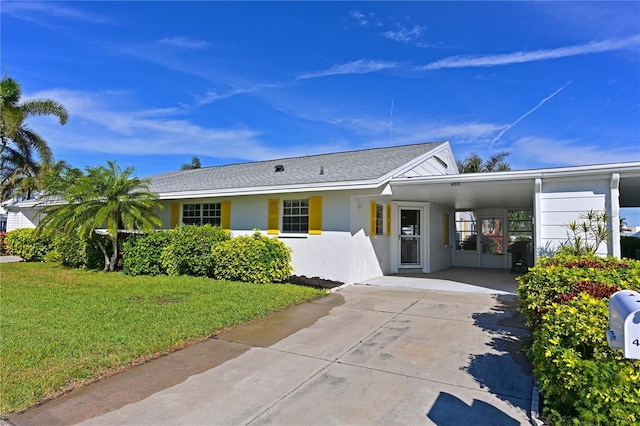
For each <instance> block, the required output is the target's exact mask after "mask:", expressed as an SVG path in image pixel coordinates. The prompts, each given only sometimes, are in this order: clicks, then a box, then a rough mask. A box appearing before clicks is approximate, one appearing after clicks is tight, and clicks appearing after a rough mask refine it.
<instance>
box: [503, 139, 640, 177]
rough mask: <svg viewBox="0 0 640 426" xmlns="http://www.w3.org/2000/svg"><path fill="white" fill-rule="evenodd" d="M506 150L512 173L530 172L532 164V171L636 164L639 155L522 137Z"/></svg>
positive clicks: (617, 148)
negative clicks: (536, 169) (539, 168)
mask: <svg viewBox="0 0 640 426" xmlns="http://www.w3.org/2000/svg"><path fill="white" fill-rule="evenodd" d="M507 150H508V151H510V152H511V153H512V154H511V157H510V160H511V161H510V162H511V165H512V168H514V169H516V168H517V169H531V168H533V167H531V165H530V164H531V163H532V162H533V163H535V164H536V167H555V166H578V165H585V164H605V163H617V162H625V161H640V152H638V149H637V148H634V147H631V146H616V145H615V144H605V145H604V146H601V145H596V144H593V143H592V144H588V143H585V142H584V141H581V140H571V139H550V138H540V137H525V138H520V139H518V140H517V141H516V142H514V143H513V144H512V145H511V146H510V147H509V148H508V149H507Z"/></svg>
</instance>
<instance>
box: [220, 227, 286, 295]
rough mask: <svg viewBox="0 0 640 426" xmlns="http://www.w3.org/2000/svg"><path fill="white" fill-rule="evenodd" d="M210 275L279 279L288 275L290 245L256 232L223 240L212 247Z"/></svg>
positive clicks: (232, 278) (261, 280) (255, 280)
mask: <svg viewBox="0 0 640 426" xmlns="http://www.w3.org/2000/svg"><path fill="white" fill-rule="evenodd" d="M213 254H214V257H215V266H214V276H215V277H216V278H217V279H221V280H230V281H244V282H253V283H270V282H274V283H277V282H283V281H285V280H287V279H288V278H289V276H291V272H292V271H293V269H292V267H291V249H290V248H289V247H288V246H286V245H285V244H284V243H283V242H282V241H280V240H278V239H277V238H269V237H265V236H263V235H261V234H260V232H259V231H257V232H255V233H254V234H253V235H246V236H241V237H236V238H232V239H231V240H228V241H224V242H222V243H220V244H219V245H217V246H216V247H214V249H213Z"/></svg>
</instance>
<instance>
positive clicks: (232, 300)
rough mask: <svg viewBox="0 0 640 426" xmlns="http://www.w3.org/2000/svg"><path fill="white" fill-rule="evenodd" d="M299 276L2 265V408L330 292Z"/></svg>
mask: <svg viewBox="0 0 640 426" xmlns="http://www.w3.org/2000/svg"><path fill="white" fill-rule="evenodd" d="M323 294H325V292H324V291H321V290H315V289H312V288H308V287H301V286H295V285H291V284H247V283H237V282H227V281H214V280H211V279H206V278H194V277H186V276H185V277H167V276H158V277H149V276H139V277H132V276H127V275H123V274H121V273H110V274H105V273H101V272H90V271H82V270H77V269H66V268H63V267H60V266H58V265H55V264H50V263H10V264H2V265H1V266H0V306H1V314H0V357H1V359H0V413H2V414H4V415H7V414H9V413H12V412H15V411H20V410H23V409H26V408H28V407H30V406H32V405H34V404H36V403H38V402H40V401H42V400H45V399H47V398H49V397H51V396H54V395H56V394H59V393H61V392H65V391H68V390H70V389H72V388H74V387H77V386H79V385H81V384H83V383H86V382H90V381H92V380H95V379H96V378H98V377H102V376H104V375H108V374H110V373H113V372H115V371H118V370H119V369H121V368H122V367H123V366H127V365H131V364H136V363H140V362H143V361H145V360H148V359H151V358H154V357H157V356H159V355H161V354H163V353H167V352H169V351H171V350H173V349H176V348H180V347H183V346H185V345H187V344H189V343H192V342H197V341H200V340H203V339H205V338H207V337H208V336H211V335H213V334H216V333H218V332H220V331H222V330H224V329H226V328H229V327H233V326H236V325H238V324H242V323H245V322H248V321H251V320H252V319H254V318H258V317H262V316H266V315H268V314H269V313H271V312H275V311H278V310H282V309H285V308H287V307H289V306H292V305H295V304H299V303H302V302H304V301H307V300H310V299H314V298H316V297H320V296H322V295H323Z"/></svg>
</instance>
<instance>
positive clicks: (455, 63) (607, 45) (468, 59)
mask: <svg viewBox="0 0 640 426" xmlns="http://www.w3.org/2000/svg"><path fill="white" fill-rule="evenodd" d="M638 44H640V35H634V36H630V37H626V38H610V39H606V40H602V41H592V42H589V43H587V44H581V45H577V46H566V47H559V48H556V49H544V50H534V51H530V52H514V53H506V54H500V55H485V56H450V57H448V58H444V59H441V60H439V61H436V62H432V63H430V64H427V65H425V66H423V67H420V69H423V70H439V69H443V68H468V67H494V66H500V65H510V64H520V63H524V62H534V61H544V60H549V59H559V58H566V57H570V56H579V55H588V54H593V53H602V52H609V51H614V50H621V49H627V48H630V47H633V46H636V45H638ZM636 47H637V46H636Z"/></svg>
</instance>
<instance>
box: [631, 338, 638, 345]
mask: <svg viewBox="0 0 640 426" xmlns="http://www.w3.org/2000/svg"><path fill="white" fill-rule="evenodd" d="M631 344H632V345H636V346H640V340H639V339H636V340H634V341H633V342H631Z"/></svg>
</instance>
